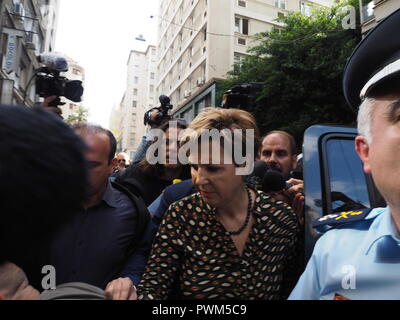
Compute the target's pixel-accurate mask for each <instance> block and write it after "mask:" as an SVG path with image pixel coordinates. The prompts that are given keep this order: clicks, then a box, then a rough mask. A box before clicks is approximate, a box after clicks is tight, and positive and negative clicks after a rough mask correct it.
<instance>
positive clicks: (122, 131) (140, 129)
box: [118, 46, 158, 159]
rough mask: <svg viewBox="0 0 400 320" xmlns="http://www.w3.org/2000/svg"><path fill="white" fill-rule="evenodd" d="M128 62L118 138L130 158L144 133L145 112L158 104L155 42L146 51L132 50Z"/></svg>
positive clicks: (122, 149) (122, 148)
mask: <svg viewBox="0 0 400 320" xmlns="http://www.w3.org/2000/svg"><path fill="white" fill-rule="evenodd" d="M127 66H128V72H127V85H126V90H125V94H124V97H123V98H122V100H121V103H120V107H119V109H120V110H119V112H120V125H119V137H118V140H119V145H120V147H121V149H120V151H123V152H126V153H128V154H129V156H130V158H131V159H132V158H133V156H134V153H135V151H136V149H137V147H138V145H139V143H140V141H141V138H142V136H143V135H145V134H146V126H145V125H144V123H143V118H144V114H145V112H146V111H147V110H149V109H150V108H152V107H154V106H156V105H157V104H158V100H157V99H156V95H155V84H156V83H155V81H156V48H155V46H148V47H147V50H146V51H145V52H142V51H135V50H133V51H131V53H130V55H129V58H128V63H127Z"/></svg>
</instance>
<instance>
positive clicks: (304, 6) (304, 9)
mask: <svg viewBox="0 0 400 320" xmlns="http://www.w3.org/2000/svg"><path fill="white" fill-rule="evenodd" d="M311 8H312V7H311V5H310V4H308V3H307V2H303V1H301V2H300V12H301V14H302V15H304V16H306V17H309V16H311Z"/></svg>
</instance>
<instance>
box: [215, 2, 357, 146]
mask: <svg viewBox="0 0 400 320" xmlns="http://www.w3.org/2000/svg"><path fill="white" fill-rule="evenodd" d="M349 4H350V5H352V6H353V7H354V8H355V11H354V12H358V7H357V4H358V0H351V1H346V2H342V3H341V4H338V5H336V6H335V7H332V8H322V9H315V10H313V12H312V15H311V16H310V17H306V16H303V15H302V14H300V13H299V12H294V13H290V14H288V15H287V16H284V17H280V18H278V19H277V21H279V22H283V23H284V27H282V28H279V29H278V28H276V29H273V30H272V31H270V32H264V33H261V34H258V35H257V41H258V44H257V45H256V46H254V47H252V48H251V49H250V50H249V53H250V55H248V56H247V57H246V58H245V59H244V60H243V61H242V62H241V63H240V64H235V65H234V67H233V70H232V71H230V72H229V73H228V79H227V80H225V81H223V82H222V83H221V86H220V88H221V90H220V92H219V96H222V93H223V92H224V91H225V90H227V89H229V88H231V87H232V86H234V85H237V84H240V83H249V82H262V83H263V88H262V90H261V92H260V93H259V94H258V95H257V96H256V99H255V102H254V103H252V104H251V106H249V108H248V110H249V111H250V112H252V113H253V114H254V116H255V117H256V119H257V121H258V125H259V127H260V130H261V132H262V133H265V132H267V131H269V130H274V129H281V130H285V131H288V132H290V133H292V134H293V135H294V136H295V137H296V140H297V142H299V143H301V141H302V136H303V133H304V130H305V129H306V128H307V127H309V126H310V125H312V124H317V123H320V124H322V123H325V124H326V123H335V124H345V125H348V124H354V122H355V118H356V115H355V112H354V111H351V109H350V108H349V107H348V106H347V104H346V102H345V99H344V96H343V93H342V75H343V69H344V66H345V64H346V60H347V58H348V57H349V56H350V54H351V52H352V50H353V49H354V48H355V46H356V45H357V43H358V42H359V41H360V39H361V35H360V30H359V28H358V27H357V29H347V30H345V29H343V27H342V20H343V19H344V20H345V21H347V19H346V18H345V17H346V16H347V15H348V14H349V11H346V10H344V9H343V7H344V6H345V5H349Z"/></svg>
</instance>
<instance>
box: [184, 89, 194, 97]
mask: <svg viewBox="0 0 400 320" xmlns="http://www.w3.org/2000/svg"><path fill="white" fill-rule="evenodd" d="M191 94H192V93H191V92H190V91H189V90H185V91H184V92H183V97H184V98H189V97H190V95H191Z"/></svg>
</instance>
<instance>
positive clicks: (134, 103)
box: [132, 100, 137, 108]
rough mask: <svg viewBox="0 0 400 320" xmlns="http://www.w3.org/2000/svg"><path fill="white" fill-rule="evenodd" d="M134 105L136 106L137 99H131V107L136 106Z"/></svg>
mask: <svg viewBox="0 0 400 320" xmlns="http://www.w3.org/2000/svg"><path fill="white" fill-rule="evenodd" d="M136 106H137V101H136V100H133V101H132V107H133V108H136Z"/></svg>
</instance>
